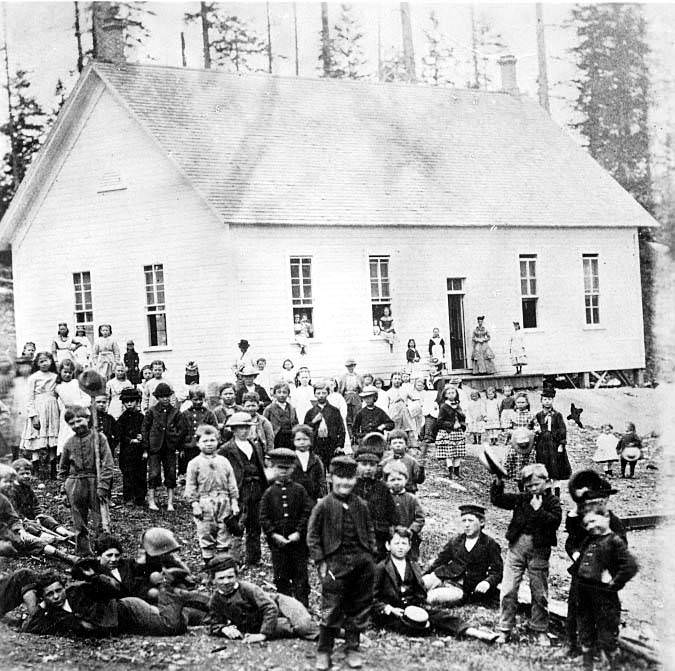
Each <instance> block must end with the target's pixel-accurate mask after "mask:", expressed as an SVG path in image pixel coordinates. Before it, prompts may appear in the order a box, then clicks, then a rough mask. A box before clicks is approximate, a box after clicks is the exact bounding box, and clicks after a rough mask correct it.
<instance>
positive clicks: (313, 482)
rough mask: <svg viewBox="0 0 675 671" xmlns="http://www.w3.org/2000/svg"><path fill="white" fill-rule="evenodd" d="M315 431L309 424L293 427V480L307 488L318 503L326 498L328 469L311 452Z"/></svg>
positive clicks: (313, 499) (310, 495)
mask: <svg viewBox="0 0 675 671" xmlns="http://www.w3.org/2000/svg"><path fill="white" fill-rule="evenodd" d="M313 433H314V432H313V431H312V427H311V426H307V424H298V425H297V426H294V427H293V431H292V439H293V449H294V450H295V468H294V469H293V471H292V473H291V479H292V480H293V481H294V482H297V483H298V484H299V485H302V486H303V487H304V488H305V491H306V492H307V494H309V498H310V499H312V502H313V503H316V502H317V501H318V500H319V499H320V498H321V497H322V496H326V491H327V490H326V468H325V466H324V465H323V461H321V458H320V457H318V456H317V455H316V454H314V453H313V452H310V448H311V447H312V440H313Z"/></svg>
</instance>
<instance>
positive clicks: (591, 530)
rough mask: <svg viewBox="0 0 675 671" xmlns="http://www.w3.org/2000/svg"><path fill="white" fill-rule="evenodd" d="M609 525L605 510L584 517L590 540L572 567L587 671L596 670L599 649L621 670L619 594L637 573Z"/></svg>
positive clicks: (584, 545) (610, 664)
mask: <svg viewBox="0 0 675 671" xmlns="http://www.w3.org/2000/svg"><path fill="white" fill-rule="evenodd" d="M609 523H610V519H609V514H608V513H607V512H606V511H605V512H600V511H597V512H596V511H591V512H587V513H586V514H585V515H584V517H583V525H584V528H585V529H586V531H587V532H588V537H587V538H586V540H585V541H584V544H583V545H582V546H581V550H580V552H579V559H578V560H577V562H576V564H575V565H574V567H573V570H574V572H575V573H576V576H577V599H578V604H577V608H578V612H577V625H578V628H579V642H580V643H581V650H582V652H583V668H584V669H593V655H594V652H596V651H597V650H599V651H600V654H601V657H602V658H604V660H603V661H606V662H608V664H609V668H610V669H616V668H619V667H618V665H617V661H616V653H617V647H618V638H619V626H620V624H621V602H620V601H619V594H618V592H619V591H620V590H621V589H622V588H623V586H624V585H625V584H626V583H627V582H628V581H629V580H630V579H631V578H633V576H635V574H636V573H637V571H638V566H637V562H636V561H635V558H634V557H633V555H631V553H630V552H629V551H628V548H627V546H626V543H625V542H624V541H623V540H622V539H621V537H620V536H619V535H618V534H616V533H614V532H613V531H611V529H610V527H609Z"/></svg>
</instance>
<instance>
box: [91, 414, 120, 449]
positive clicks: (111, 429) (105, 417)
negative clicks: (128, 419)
mask: <svg viewBox="0 0 675 671" xmlns="http://www.w3.org/2000/svg"><path fill="white" fill-rule="evenodd" d="M96 419H97V420H98V430H99V433H102V434H103V435H104V436H105V437H106V438H107V439H108V447H110V451H111V452H112V453H113V454H114V453H115V448H116V447H117V444H118V443H119V433H118V429H117V422H116V421H115V418H114V417H113V416H112V415H109V414H108V413H107V412H101V411H100V410H99V411H98V412H97V413H96Z"/></svg>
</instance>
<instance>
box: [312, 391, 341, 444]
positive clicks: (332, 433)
mask: <svg viewBox="0 0 675 671" xmlns="http://www.w3.org/2000/svg"><path fill="white" fill-rule="evenodd" d="M319 413H321V414H322V415H323V418H324V419H325V420H326V425H327V427H328V439H329V440H330V442H331V448H332V451H333V452H335V450H341V449H342V448H343V447H344V445H345V424H344V422H343V421H342V415H341V414H340V411H339V410H338V409H337V408H336V407H335V406H333V405H331V404H330V403H326V405H325V406H324V407H323V410H321V408H319V406H318V405H314V406H312V407H311V408H310V409H309V410H308V411H307V413H306V414H305V420H304V423H305V424H308V425H309V426H311V427H312V428H313V429H314V449H316V444H317V442H318V441H319V440H321V439H320V438H319V436H318V435H317V433H318V428H319V422H317V423H316V424H315V423H314V418H315V417H316V416H317V415H318V414H319Z"/></svg>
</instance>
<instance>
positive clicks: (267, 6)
mask: <svg viewBox="0 0 675 671" xmlns="http://www.w3.org/2000/svg"><path fill="white" fill-rule="evenodd" d="M265 13H266V14H267V72H269V73H270V74H272V28H271V26H270V3H269V2H266V3H265Z"/></svg>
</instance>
